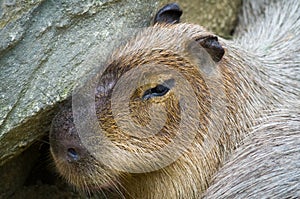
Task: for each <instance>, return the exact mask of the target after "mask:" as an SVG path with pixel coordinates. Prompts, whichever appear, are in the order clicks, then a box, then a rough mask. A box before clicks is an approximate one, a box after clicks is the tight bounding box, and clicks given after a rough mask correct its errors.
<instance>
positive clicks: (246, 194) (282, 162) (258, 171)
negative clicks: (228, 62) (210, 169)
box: [204, 106, 300, 198]
mask: <svg viewBox="0 0 300 199" xmlns="http://www.w3.org/2000/svg"><path fill="white" fill-rule="evenodd" d="M298 108H299V106H298ZM299 146H300V112H299V109H298V110H295V108H294V107H282V108H280V110H278V111H274V112H273V114H272V115H270V116H269V117H268V119H267V120H266V121H264V122H263V123H261V124H259V125H258V126H257V127H255V128H254V130H253V131H252V132H251V133H250V134H249V135H248V137H247V138H246V139H245V140H244V144H243V145H242V146H241V147H239V148H237V150H236V151H235V152H234V153H233V154H232V157H230V159H229V160H228V161H227V162H226V163H225V164H224V166H223V167H222V168H221V169H220V170H219V171H218V173H217V174H216V176H215V177H214V181H213V183H212V184H211V185H210V186H209V188H208V189H207V190H206V194H205V197H204V198H296V197H299V196H300V162H299V158H300V147H299Z"/></svg>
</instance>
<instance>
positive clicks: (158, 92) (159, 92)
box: [142, 79, 175, 100]
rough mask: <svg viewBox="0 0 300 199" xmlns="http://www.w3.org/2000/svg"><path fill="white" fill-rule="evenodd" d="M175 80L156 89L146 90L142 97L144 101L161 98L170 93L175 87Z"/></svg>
mask: <svg viewBox="0 0 300 199" xmlns="http://www.w3.org/2000/svg"><path fill="white" fill-rule="evenodd" d="M174 84H175V81H174V79H169V80H166V81H165V82H164V83H163V84H158V85H157V86H155V87H154V88H150V89H148V90H146V91H145V92H144V94H143V96H142V99H143V100H148V99H150V98H152V97H161V96H164V95H165V94H167V93H168V92H169V90H170V89H171V88H172V87H173V86H174Z"/></svg>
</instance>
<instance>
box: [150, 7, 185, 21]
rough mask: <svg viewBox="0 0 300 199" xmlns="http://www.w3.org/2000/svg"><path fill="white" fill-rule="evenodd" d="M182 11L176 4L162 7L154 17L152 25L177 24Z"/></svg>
mask: <svg viewBox="0 0 300 199" xmlns="http://www.w3.org/2000/svg"><path fill="white" fill-rule="evenodd" d="M181 15H182V10H181V9H180V7H179V5H178V4H176V3H170V4H167V5H165V6H164V7H162V8H161V9H160V10H159V11H158V12H157V13H156V15H155V17H154V21H153V24H156V23H168V24H175V23H179V20H180V16H181Z"/></svg>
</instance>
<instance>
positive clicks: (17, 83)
mask: <svg viewBox="0 0 300 199" xmlns="http://www.w3.org/2000/svg"><path fill="white" fill-rule="evenodd" d="M155 5H156V3H155V1H143V2H142V1H139V0H135V1H128V2H127V3H125V2H123V1H113V0H110V1H109V0H108V1H71V0H70V1H68V0H64V1H37V2H35V3H32V1H28V2H26V3H17V1H10V2H8V1H2V3H1V24H0V25H1V27H2V28H1V31H0V66H1V72H0V82H1V86H0V107H1V111H0V165H2V164H3V163H4V162H6V161H7V160H8V159H10V158H11V157H13V156H15V155H17V154H19V153H20V152H22V151H23V150H24V149H25V148H26V147H28V146H29V145H30V144H31V143H33V142H34V141H35V140H36V139H38V138H40V137H41V136H42V135H45V132H47V129H49V124H50V120H51V119H49V118H51V117H50V116H51V111H50V112H49V110H50V109H51V106H52V105H53V104H55V103H56V102H57V101H60V100H62V99H65V98H66V96H67V95H68V94H69V93H70V92H71V90H72V88H73V87H74V85H75V84H76V82H77V81H78V80H79V79H83V78H84V77H86V76H87V74H89V73H90V72H91V71H92V70H93V69H94V68H92V67H94V66H93V65H82V64H81V63H83V61H84V60H85V59H86V58H87V57H88V55H89V54H90V53H91V52H92V51H91V50H92V49H94V48H96V47H97V46H100V45H101V46H102V47H103V46H110V45H109V44H110V42H112V40H113V38H116V35H117V34H118V33H120V31H121V30H122V31H123V32H126V30H129V29H136V28H141V27H145V26H147V25H148V24H149V21H150V19H151V14H152V12H154V11H155V9H156V7H155ZM117 43H118V42H117ZM102 50H103V49H102ZM104 50H105V49H104Z"/></svg>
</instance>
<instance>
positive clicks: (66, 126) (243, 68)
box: [50, 0, 300, 198]
mask: <svg viewBox="0 0 300 199" xmlns="http://www.w3.org/2000/svg"><path fill="white" fill-rule="evenodd" d="M252 2H253V1H252ZM252 2H251V1H247V2H245V3H244V8H243V14H242V18H241V19H240V25H239V27H238V29H237V34H236V38H235V39H234V40H233V41H228V40H225V39H222V38H219V39H218V42H219V43H220V45H221V46H222V47H223V48H224V49H225V54H224V56H223V57H222V59H221V60H220V61H219V62H218V63H215V62H214V61H213V60H212V59H210V60H205V59H204V57H207V56H209V55H208V54H207V53H206V52H205V51H203V48H200V47H198V48H197V45H199V43H198V41H201V40H202V39H203V38H207V37H214V36H215V35H214V34H212V33H210V32H208V31H206V30H205V28H203V27H201V26H198V25H193V24H185V23H179V24H164V23H162V24H156V25H154V26H153V27H149V28H147V29H145V30H143V31H141V32H140V33H138V34H137V35H136V36H135V37H134V38H133V39H131V40H130V41H129V42H128V43H127V44H126V45H125V46H124V47H121V48H119V49H118V50H117V51H116V52H115V53H113V55H112V57H111V59H110V60H109V61H108V64H107V65H108V67H107V69H106V71H105V72H104V74H103V75H102V76H101V78H100V80H99V83H98V85H97V90H96V93H95V99H96V104H95V105H96V113H97V117H98V120H99V121H100V125H101V127H102V128H103V129H105V130H106V131H105V134H106V136H108V137H109V138H110V140H111V141H112V142H113V143H114V144H115V145H116V146H118V147H120V148H122V149H125V150H129V151H134V152H137V153H138V152H148V151H152V150H158V149H161V148H162V147H163V146H164V145H166V143H169V142H171V141H172V137H173V136H174V134H175V135H176V134H178V129H179V119H178V118H179V116H180V108H179V102H178V100H176V98H175V97H174V96H175V95H176V94H177V93H180V94H182V95H188V93H187V91H184V90H182V89H180V87H178V86H174V87H173V88H171V89H170V91H169V92H168V93H167V94H166V95H164V96H161V97H158V98H154V99H150V100H147V101H145V100H142V96H143V93H144V92H145V91H146V90H147V89H149V88H153V87H155V86H156V85H158V84H160V83H161V81H166V80H169V79H170V78H171V79H172V76H171V75H168V74H165V73H163V74H157V73H151V71H150V72H149V71H145V72H144V73H145V74H144V76H145V78H146V79H148V80H150V82H151V84H150V85H146V86H144V87H143V84H141V87H140V88H139V89H137V91H136V92H135V93H134V95H133V96H132V98H131V100H132V101H131V103H130V107H131V110H132V118H134V119H135V120H136V121H137V122H138V123H140V124H147V122H148V121H149V113H148V110H149V107H150V106H151V105H152V104H160V105H161V106H163V107H164V108H165V109H166V114H167V121H166V125H165V126H164V127H163V128H162V129H161V130H160V132H159V133H158V134H157V135H158V136H157V137H156V136H154V137H152V138H147V139H142V138H136V137H132V136H128V135H127V134H124V133H123V132H122V129H120V128H118V126H117V124H116V121H115V119H114V118H113V114H112V110H111V105H110V103H111V100H112V99H111V96H112V92H113V89H114V86H115V85H116V84H117V82H118V80H119V79H120V77H122V75H124V74H125V73H126V72H128V71H130V70H132V69H135V68H138V67H141V66H142V65H145V64H150V65H164V66H167V67H169V68H172V69H173V70H176V71H179V72H180V73H181V74H182V75H183V77H184V78H185V79H186V80H187V81H188V82H189V83H190V85H191V86H192V88H193V91H194V92H195V94H196V96H197V99H196V101H197V103H198V107H196V108H198V109H199V110H200V115H199V117H198V118H191V123H192V122H194V121H192V120H197V121H199V126H197V132H196V136H195V139H194V141H193V143H192V145H191V146H190V147H189V148H188V150H187V151H185V153H183V154H182V156H181V157H180V158H179V159H177V160H176V161H175V162H173V163H172V164H170V165H168V166H166V167H164V168H161V169H159V170H155V171H152V172H147V173H130V172H121V171H118V170H114V169H111V168H108V167H107V166H105V165H103V164H101V163H99V161H98V160H97V159H96V158H95V157H94V156H93V155H92V154H90V153H89V151H88V150H87V149H86V148H85V146H84V145H83V144H82V143H81V141H80V139H79V136H78V132H76V128H75V124H74V122H73V116H72V109H71V108H70V106H68V107H67V106H66V108H65V109H64V110H62V111H61V112H60V113H59V114H58V115H57V116H56V118H55V119H54V122H53V125H52V129H51V133H50V144H51V153H52V155H53V157H54V161H55V164H56V166H57V168H58V171H59V172H60V173H61V174H62V176H64V177H65V178H66V179H67V180H68V181H70V183H72V184H74V185H76V186H77V187H79V188H81V189H84V190H87V191H94V190H97V189H100V188H103V186H107V184H108V185H110V186H113V187H115V188H116V189H117V191H118V192H119V193H120V196H121V197H126V198H199V197H201V196H202V194H203V192H204V191H205V190H206V189H207V188H208V187H209V185H210V183H211V180H212V177H213V175H215V174H216V173H217V171H218V169H219V167H220V166H222V164H223V163H224V161H225V160H226V159H227V158H228V157H229V156H230V153H232V151H233V150H235V148H237V147H239V146H240V145H242V144H243V142H242V140H243V139H244V138H245V137H247V136H249V134H251V132H256V130H255V129H256V128H259V127H258V126H259V125H260V124H261V123H262V124H263V123H264V121H262V120H261V119H259V118H264V119H265V120H267V121H269V120H268V119H269V118H268V117H269V115H270V112H271V114H272V111H273V110H276V109H278V108H280V107H282V106H284V105H287V104H288V105H289V107H291V109H295V110H293V111H295V112H297V113H298V112H299V106H297V104H296V103H295V102H296V101H298V100H299V92H300V88H299V79H300V78H299V74H300V73H299V62H300V56H299V51H300V37H299V29H300V26H299V25H300V22H299V21H300V19H299V18H300V3H299V2H298V1H296V0H295V1H292V0H290V1H278V2H276V1H270V2H267V1H264V2H263V3H261V4H259V5H256V4H255V3H252ZM195 45H196V47H195ZM207 63H209V64H208V65H210V66H212V67H213V68H211V69H210V70H212V71H213V72H215V73H210V72H207V68H206V64H207ZM207 75H210V76H207ZM212 106H215V107H212ZM287 112H288V111H287ZM270 118H271V119H272V117H270ZM291 119H292V118H291ZM295 122H297V120H295ZM276 124H277V123H276ZM278 124H279V125H280V123H278ZM295 126H296V127H295ZM287 127H289V125H287ZM294 127H295V128H297V125H294ZM191 128H192V127H191ZM261 128H263V127H261ZM275 129H276V131H274V132H270V135H274V136H277V134H276V132H277V130H278V129H281V128H279V127H278V128H277V127H276V128H275ZM293 129H294V128H292V127H291V131H293ZM262 132H264V130H262ZM298 132H299V131H298ZM293 133H294V132H291V134H293ZM291 134H289V133H287V134H286V136H290V135H291ZM294 134H296V136H297V132H295V133H294ZM206 140H209V142H206ZM245 140H247V138H245ZM287 141H288V138H287ZM182 142H184V139H183V140H182ZM245 143H246V144H247V142H246V141H245ZM186 144H188V143H186ZM293 144H294V143H292V147H293ZM245 146H247V145H245ZM105 147H107V146H103V148H105ZM294 147H296V146H294ZM69 149H72V150H75V151H76V153H75V154H74V153H71V156H70V153H68V152H67V151H68V150H69ZM208 149H209V150H208ZM103 151H104V149H103ZM103 151H97V153H99V154H102V153H103ZM258 153H259V151H258ZM237 154H239V152H237ZM114 155H115V156H116V157H115V158H117V159H118V158H122V157H121V156H120V155H119V154H114ZM118 155H119V156H118ZM169 155H172V154H169ZM103 157H105V156H104V154H103ZM234 157H235V156H234ZM297 157H299V156H297ZM229 159H230V158H229ZM149 161H151V160H149ZM234 161H235V158H233V164H234V163H235V162H234ZM136 162H139V160H138V159H136ZM143 163H144V164H147V163H148V162H147V161H146V160H145V161H144V162H143ZM149 163H150V162H149ZM236 166H238V164H236ZM254 166H255V165H254ZM225 170H226V169H225ZM296 171H297V170H296ZM225 174H226V173H224V175H225ZM220 175H221V174H220ZM241 183H242V182H241ZM217 186H218V185H217ZM295 194H297V192H296V193H295ZM249 196H250V195H249Z"/></svg>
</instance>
